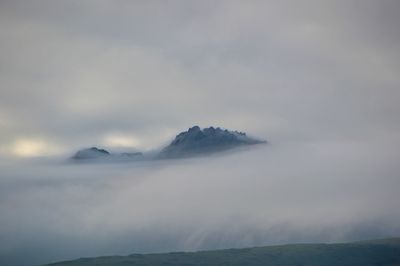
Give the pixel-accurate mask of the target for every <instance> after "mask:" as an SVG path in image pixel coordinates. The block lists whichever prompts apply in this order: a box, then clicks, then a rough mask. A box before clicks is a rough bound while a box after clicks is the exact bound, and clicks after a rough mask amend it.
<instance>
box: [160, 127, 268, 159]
mask: <svg viewBox="0 0 400 266" xmlns="http://www.w3.org/2000/svg"><path fill="white" fill-rule="evenodd" d="M260 143H265V141H260V140H257V139H254V138H250V137H248V136H247V135H246V133H244V132H239V131H231V130H227V129H221V128H220V127H208V128H204V129H201V128H200V127H199V126H193V127H191V128H189V129H188V130H187V131H184V132H181V133H179V134H178V135H176V137H175V139H174V140H173V141H172V142H171V143H170V144H169V145H168V146H167V147H165V148H164V149H163V150H162V151H161V154H160V155H161V157H184V156H190V155H196V154H202V153H210V152H215V151H221V150H226V149H230V148H234V147H237V146H242V145H252V144H260Z"/></svg>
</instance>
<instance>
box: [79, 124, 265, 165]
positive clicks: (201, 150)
mask: <svg viewBox="0 0 400 266" xmlns="http://www.w3.org/2000/svg"><path fill="white" fill-rule="evenodd" d="M260 143H266V141H261V140H257V139H254V138H251V137H249V136H247V135H246V133H243V132H238V131H230V130H227V129H221V128H219V127H217V128H214V127H208V128H204V129H203V130H202V129H200V127H198V126H194V127H191V128H189V129H188V131H184V132H181V133H179V134H178V135H177V136H176V137H175V139H174V140H173V141H172V142H171V143H170V144H169V145H168V146H167V147H165V148H164V149H162V150H161V152H159V153H157V154H155V155H153V156H147V157H146V158H155V159H168V158H183V157H191V156H196V155H205V154H209V153H214V152H218V151H224V150H228V149H232V148H235V147H239V146H244V145H254V144H260ZM142 155H143V154H142V153H141V152H134V153H120V154H112V153H110V152H108V151H106V150H104V149H99V148H96V147H92V148H88V149H82V150H79V151H78V152H77V153H75V155H74V156H72V159H73V160H76V161H92V160H93V159H96V160H99V159H101V160H110V159H133V160H136V159H143V158H142Z"/></svg>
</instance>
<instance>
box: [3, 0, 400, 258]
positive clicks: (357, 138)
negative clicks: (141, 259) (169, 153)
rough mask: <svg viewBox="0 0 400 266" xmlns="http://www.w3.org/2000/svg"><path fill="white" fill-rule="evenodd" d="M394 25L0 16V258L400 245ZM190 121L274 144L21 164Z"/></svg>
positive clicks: (266, 9)
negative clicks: (206, 153)
mask: <svg viewBox="0 0 400 266" xmlns="http://www.w3.org/2000/svg"><path fill="white" fill-rule="evenodd" d="M399 10H400V4H399V1H396V0H392V1H391V0H382V1H379V2H378V1H373V0H365V1H357V0H354V1H344V0H343V1H342V0H339V1H316V0H315V1H312V0H309V1H301V3H300V2H299V1H295V0H293V1H290V0H287V1H250V2H242V1H201V2H194V1H185V2H183V1H169V2H168V3H166V2H164V1H151V2H132V1H113V2H110V1H96V2H92V1H57V2H55V1H35V2H26V1H18V0H17V1H1V3H0V34H1V36H2V41H1V42H0V85H1V87H0V130H1V134H0V155H1V156H0V157H1V161H2V162H1V168H2V170H1V173H0V182H1V184H2V185H1V188H0V191H1V193H0V211H1V213H2V215H1V216H0V217H1V218H0V230H1V234H0V236H1V237H0V239H1V240H0V241H1V242H2V243H7V245H0V246H1V247H2V249H1V254H2V255H0V256H1V257H2V260H3V261H7V263H6V264H7V265H11V264H12V261H14V260H16V257H20V256H19V254H21V253H24V254H30V255H29V256H28V255H27V260H26V261H25V262H24V261H23V260H20V261H18V262H15V265H19V264H20V265H24V264H29V262H30V261H37V262H38V263H40V262H46V261H49V260H52V259H62V258H75V257H79V256H84V255H87V256H89V255H103V254H106V253H107V254H113V253H130V252H142V251H143V252H144V251H146V252H148V251H149V252H150V251H162V250H179V249H198V248H215V247H228V246H229V247H230V246H235V245H236V246H244V245H255V244H270V243H283V242H291V241H314V240H316V241H334V240H350V239H359V238H364V237H368V236H371V237H379V236H382V237H384V236H392V235H396V234H397V235H398V233H399V228H398V226H396V224H399V223H398V222H399V213H398V211H397V210H396V208H395V203H396V202H398V200H399V199H398V196H397V194H398V193H396V191H395V188H396V187H398V181H397V180H398V176H397V174H396V173H398V170H399V169H398V167H397V158H398V157H399V156H398V152H397V149H396V147H398V145H399V144H400V139H399V136H400V134H399V133H400V128H399V125H400V120H399V116H398V114H399V113H400V107H399V106H400V104H399V100H400V91H399V89H398V88H399V85H400V78H399V75H398V74H399V73H400V65H399V62H400V58H399V57H400V53H399V51H398V43H399V42H400V32H399V30H400V27H399V22H398V18H397V17H398V15H397V14H398V11H399ZM194 124H199V125H200V126H209V125H215V126H222V127H226V128H229V129H235V130H241V131H245V132H248V133H250V134H253V135H256V136H258V137H260V138H265V139H268V140H269V141H270V143H271V145H270V146H269V147H266V148H265V150H263V149H261V150H256V151H254V152H245V153H240V154H238V155H232V156H227V157H224V158H219V157H218V158H215V161H213V160H207V159H204V160H194V161H192V160H189V161H184V163H178V162H171V165H170V164H167V163H165V164H164V163H160V164H158V163H149V164H146V163H145V164H143V165H142V164H135V165H122V164H115V165H105V166H104V165H102V166H100V165H96V166H71V165H54V162H53V161H51V162H47V163H44V162H42V161H38V162H36V163H30V162H29V161H26V160H16V159H15V158H11V156H12V155H15V154H20V155H21V154H24V149H28V148H30V149H31V152H29V153H26V154H27V155H32V152H33V155H35V152H36V151H37V154H38V155H60V156H65V155H67V154H71V153H72V152H74V151H75V150H76V149H78V148H82V147H87V146H92V145H100V146H102V145H105V143H106V142H105V140H106V139H107V138H109V137H121V136H122V137H123V138H132V139H134V140H135V141H132V143H138V148H140V149H150V148H156V147H159V146H160V145H162V144H164V143H165V142H167V141H168V140H170V139H171V138H172V137H173V136H174V134H175V133H177V132H179V131H181V130H184V129H187V128H188V127H189V126H192V125H194ZM122 142H123V141H122ZM233 165H239V166H240V167H239V166H237V167H233ZM32 173H34V174H32ZM188 180H190V182H189V181H188ZM294 184H296V185H294ZM282 191H284V193H282ZM278 192H279V193H278ZM154 195H155V196H154ZM204 195H207V197H204ZM232 220H233V221H235V223H232V222H231V221H232ZM105 242H107V243H105ZM37 243H39V244H37ZM77 243H81V244H79V245H78V244H77ZM92 243H98V244H96V245H93V246H92V245H91V244H92ZM108 243H109V244H108ZM65 246H67V247H68V249H65V248H64V247H65ZM89 246H90V247H89ZM46 250H51V252H50V251H49V252H45V251H46ZM46 254H47V255H46Z"/></svg>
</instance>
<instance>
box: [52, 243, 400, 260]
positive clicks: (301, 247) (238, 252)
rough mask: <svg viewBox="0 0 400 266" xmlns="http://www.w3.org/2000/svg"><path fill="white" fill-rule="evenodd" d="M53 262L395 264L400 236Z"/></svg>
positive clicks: (399, 248) (399, 254) (398, 252)
mask: <svg viewBox="0 0 400 266" xmlns="http://www.w3.org/2000/svg"><path fill="white" fill-rule="evenodd" d="M49 265H53V266H56V265H57V266H95V265H96V266H111V265H114V266H118V265H137V266H146V265H152V266H159V265H174V266H180V265H192V266H195V265H203V266H208V265H210V266H211V265H232V266H235V265H253V266H261V265H271V266H303V265H304V266H345V265H346V266H375V265H380V266H386V265H387V266H389V265H391V266H395V265H400V238H396V239H388V240H377V241H365V242H354V243H347V244H295V245H283V246H269V247H255V248H243V249H227V250H216V251H200V252H178V253H165V254H147V255H139V254H134V255H130V256H110V257H99V258H86V259H79V260H75V261H67V262H59V263H54V264H49Z"/></svg>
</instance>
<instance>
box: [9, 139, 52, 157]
mask: <svg viewBox="0 0 400 266" xmlns="http://www.w3.org/2000/svg"><path fill="white" fill-rule="evenodd" d="M57 151H58V149H57V148H56V147H55V146H54V145H51V144H49V143H46V142H45V141H42V140H38V139H18V140H16V141H15V142H14V144H13V145H12V146H11V149H10V152H11V153H12V154H13V155H15V156H18V157H34V156H43V155H49V154H54V153H56V152H57Z"/></svg>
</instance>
